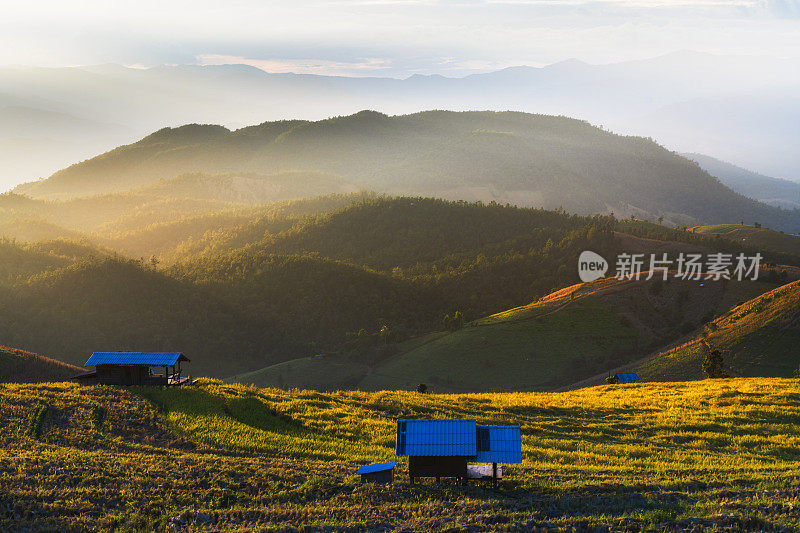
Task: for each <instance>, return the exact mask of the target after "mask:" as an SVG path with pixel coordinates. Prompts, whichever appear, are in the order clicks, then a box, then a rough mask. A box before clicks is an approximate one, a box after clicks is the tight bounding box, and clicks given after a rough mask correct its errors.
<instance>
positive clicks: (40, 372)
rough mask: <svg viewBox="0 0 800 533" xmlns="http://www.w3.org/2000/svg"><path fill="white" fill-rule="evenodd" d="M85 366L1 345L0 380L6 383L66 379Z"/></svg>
mask: <svg viewBox="0 0 800 533" xmlns="http://www.w3.org/2000/svg"><path fill="white" fill-rule="evenodd" d="M82 371H83V368H81V367H78V366H73V365H68V364H66V363H62V362H61V361H56V360H55V359H50V358H49V357H42V356H41V355H36V354H34V353H30V352H26V351H23V350H18V349H16V348H8V347H6V346H0V381H1V382H5V383H41V382H47V381H64V380H67V379H69V378H71V377H72V376H74V375H76V374H78V373H80V372H82Z"/></svg>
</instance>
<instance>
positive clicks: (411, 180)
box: [15, 111, 800, 232]
mask: <svg viewBox="0 0 800 533" xmlns="http://www.w3.org/2000/svg"><path fill="white" fill-rule="evenodd" d="M295 171H300V172H314V173H322V174H325V175H333V176H341V177H342V179H343V181H344V182H346V183H347V184H348V186H350V187H354V188H361V189H366V190H374V191H377V192H385V193H389V194H403V195H425V196H438V197H441V198H445V199H454V200H467V201H475V200H481V201H486V202H488V201H497V202H500V203H512V204H516V205H521V206H535V207H544V208H551V209H554V208H558V207H563V208H564V209H566V210H568V211H572V212H577V213H582V214H591V213H609V212H614V213H616V214H618V215H623V216H631V215H632V216H636V217H639V218H650V219H656V218H662V219H664V220H666V221H668V222H671V223H673V224H688V225H695V224H709V223H723V222H730V221H731V220H738V219H740V218H741V217H744V218H745V219H747V220H748V221H758V222H760V223H762V224H765V225H768V226H770V227H773V228H776V229H781V230H784V231H792V232H795V231H798V230H800V211H798V212H793V211H783V210H780V209H777V208H774V207H770V206H767V205H764V204H760V203H758V202H755V201H753V200H750V199H747V198H744V197H743V196H740V195H738V194H736V193H734V192H733V191H731V190H730V189H728V188H727V187H725V186H723V185H722V184H721V183H719V182H718V181H717V180H716V179H715V178H713V177H712V176H710V175H709V174H708V173H706V172H705V171H703V170H702V169H701V168H700V167H698V166H697V164H695V163H692V162H690V161H687V160H686V159H684V158H683V157H680V156H679V155H677V154H675V153H673V152H670V151H668V150H666V149H664V148H663V147H661V146H659V145H658V144H656V143H655V142H653V141H651V140H648V139H643V138H639V137H625V136H620V135H615V134H613V133H610V132H607V131H604V130H603V129H601V128H597V127H594V126H591V125H590V124H588V123H586V122H584V121H579V120H575V119H569V118H565V117H554V116H547V115H530V114H526V113H517V112H502V113H500V112H460V113H459V112H446V111H428V112H422V113H416V114H413V115H399V116H393V117H390V116H387V115H384V114H382V113H377V112H374V111H361V112H359V113H356V114H354V115H349V116H343V117H335V118H332V119H327V120H321V121H316V122H311V121H278V122H266V123H264V124H261V125H259V126H253V127H248V128H243V129H240V130H235V131H230V130H228V129H226V128H223V127H221V126H214V125H198V124H190V125H185V126H181V127H178V128H167V129H162V130H159V131H158V132H156V133H153V134H151V135H149V136H147V137H145V138H143V139H141V140H140V141H138V142H136V143H134V144H131V145H126V146H121V147H119V148H116V149H114V150H112V151H110V152H107V153H105V154H102V155H100V156H98V157H95V158H93V159H90V160H88V161H84V162H82V163H78V164H75V165H72V166H71V167H69V168H66V169H64V170H61V171H59V172H57V173H55V174H54V175H53V176H51V177H50V178H48V179H47V180H43V181H38V182H33V183H28V184H24V185H21V186H19V187H17V189H15V191H16V192H18V193H22V194H26V195H29V196H32V197H34V198H69V197H75V196H82V195H89V194H99V193H106V192H116V191H124V190H128V189H131V188H134V187H139V186H142V185H146V184H149V183H153V182H156V181H158V180H161V179H169V178H172V177H174V176H176V175H178V174H182V173H187V172H204V173H230V172H254V173H263V174H274V173H280V172H295ZM350 190H354V189H352V188H351V189H350ZM328 192H342V190H341V189H337V190H331V191H328Z"/></svg>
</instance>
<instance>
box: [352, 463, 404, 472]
mask: <svg viewBox="0 0 800 533" xmlns="http://www.w3.org/2000/svg"><path fill="white" fill-rule="evenodd" d="M395 464H397V463H396V462H395V461H392V462H391V463H378V464H374V465H364V466H361V467H359V469H358V471H357V472H356V474H372V473H375V472H383V471H384V470H391V469H392V468H394V465H395Z"/></svg>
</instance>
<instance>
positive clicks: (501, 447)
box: [395, 419, 522, 463]
mask: <svg viewBox="0 0 800 533" xmlns="http://www.w3.org/2000/svg"><path fill="white" fill-rule="evenodd" d="M395 448H396V453H397V455H400V456H403V455H407V456H439V457H441V456H457V457H467V458H468V459H469V460H470V461H474V462H478V463H521V462H522V435H521V431H520V427H519V426H479V425H477V421H476V420H474V419H430V420H398V421H397V440H396V446H395Z"/></svg>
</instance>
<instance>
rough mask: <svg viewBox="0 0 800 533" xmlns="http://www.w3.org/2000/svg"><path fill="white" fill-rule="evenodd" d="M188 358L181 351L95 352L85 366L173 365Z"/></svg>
mask: <svg viewBox="0 0 800 533" xmlns="http://www.w3.org/2000/svg"><path fill="white" fill-rule="evenodd" d="M188 360H189V359H188V358H187V357H186V356H185V355H183V354H182V353H180V352H94V353H93V354H92V356H91V357H90V358H89V360H88V361H86V364H85V365H84V366H101V365H118V366H172V365H174V364H176V363H177V362H178V361H188Z"/></svg>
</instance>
